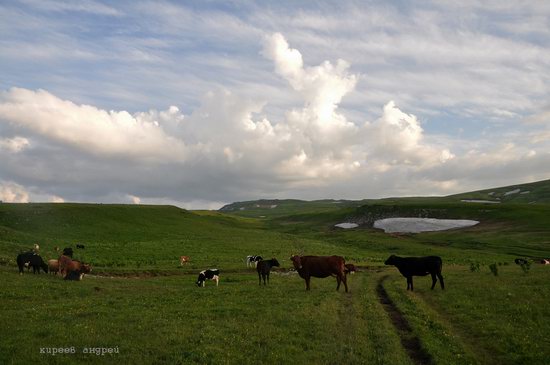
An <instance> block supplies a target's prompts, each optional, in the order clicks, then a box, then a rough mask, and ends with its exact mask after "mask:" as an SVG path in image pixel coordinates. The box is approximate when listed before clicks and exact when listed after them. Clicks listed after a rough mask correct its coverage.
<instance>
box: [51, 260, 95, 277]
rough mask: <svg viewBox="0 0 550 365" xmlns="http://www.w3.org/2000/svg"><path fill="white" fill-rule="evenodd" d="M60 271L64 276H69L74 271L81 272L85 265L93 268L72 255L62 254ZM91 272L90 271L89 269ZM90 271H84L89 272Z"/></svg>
mask: <svg viewBox="0 0 550 365" xmlns="http://www.w3.org/2000/svg"><path fill="white" fill-rule="evenodd" d="M58 262H59V273H60V274H61V276H62V277H63V278H65V277H66V276H67V274H69V273H70V272H72V271H75V272H80V271H81V270H82V267H83V266H88V269H90V270H91V267H90V266H89V265H84V264H82V263H81V262H80V261H78V260H72V259H71V258H70V257H68V256H65V255H61V257H59V260H58ZM88 272H89V271H88ZM88 272H84V273H85V274H87V273H88Z"/></svg>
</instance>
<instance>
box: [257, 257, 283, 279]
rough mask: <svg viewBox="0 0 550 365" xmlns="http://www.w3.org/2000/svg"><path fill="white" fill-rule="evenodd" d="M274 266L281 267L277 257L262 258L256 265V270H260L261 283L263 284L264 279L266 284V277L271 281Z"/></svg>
mask: <svg viewBox="0 0 550 365" xmlns="http://www.w3.org/2000/svg"><path fill="white" fill-rule="evenodd" d="M273 266H277V267H279V261H277V259H271V260H262V261H260V262H258V264H257V265H256V271H257V272H258V280H259V282H260V285H262V279H264V285H266V283H265V279H266V278H267V282H268V283H269V272H270V271H271V268H272V267H273Z"/></svg>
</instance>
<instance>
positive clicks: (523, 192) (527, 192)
mask: <svg viewBox="0 0 550 365" xmlns="http://www.w3.org/2000/svg"><path fill="white" fill-rule="evenodd" d="M529 193H530V191H529V190H527V191H522V192H521V193H520V195H525V194H529Z"/></svg>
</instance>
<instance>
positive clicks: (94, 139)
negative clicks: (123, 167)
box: [0, 88, 186, 161]
mask: <svg viewBox="0 0 550 365" xmlns="http://www.w3.org/2000/svg"><path fill="white" fill-rule="evenodd" d="M172 112H174V113H176V114H177V108H176V109H170V110H169V111H168V113H172ZM153 114H154V112H153ZM0 116H1V117H2V118H3V119H4V120H8V121H9V122H10V123H12V124H16V125H17V126H19V127H21V128H23V129H25V130H27V131H29V132H32V133H37V134H39V135H41V136H44V137H46V138H49V139H51V140H54V141H56V142H58V143H61V144H66V145H71V146H72V147H73V148H76V149H82V150H85V151H86V152H89V153H94V154H100V155H105V156H125V157H129V158H135V159H138V158H139V159H145V160H164V159H171V160H176V161H181V160H183V159H185V155H186V151H185V145H184V144H183V143H182V142H181V141H180V140H177V139H175V138H173V137H171V136H169V135H167V134H166V133H165V132H164V130H163V129H162V127H161V126H160V125H159V123H158V122H156V121H154V120H152V118H150V117H146V116H145V115H143V114H141V115H138V116H137V117H133V116H132V115H130V114H129V113H128V112H126V111H119V112H116V111H106V110H101V109H98V108H96V107H93V106H90V105H77V104H74V103H72V102H70V101H67V100H62V99H60V98H58V97H56V96H55V95H52V94H50V93H49V92H47V91H45V90H38V91H32V90H27V89H21V88H12V89H10V90H9V91H6V92H2V93H1V94H0ZM177 117H178V116H177V115H176V116H175V122H177ZM18 141H19V142H18V143H19V145H20V146H21V144H24V142H25V140H24V139H19V140H18ZM12 142H13V140H12ZM12 145H13V143H12Z"/></svg>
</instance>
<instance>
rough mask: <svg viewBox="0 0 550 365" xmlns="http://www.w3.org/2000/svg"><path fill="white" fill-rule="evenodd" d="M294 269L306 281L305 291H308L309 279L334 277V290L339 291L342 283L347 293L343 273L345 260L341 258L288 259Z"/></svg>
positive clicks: (301, 257)
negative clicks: (335, 283)
mask: <svg viewBox="0 0 550 365" xmlns="http://www.w3.org/2000/svg"><path fill="white" fill-rule="evenodd" d="M290 260H291V261H292V263H293V264H294V268H295V269H296V270H297V271H298V274H300V277H301V278H303V279H304V280H305V281H306V290H309V281H310V279H311V277H312V276H313V277H315V278H326V277H328V276H336V282H337V283H338V285H337V286H336V290H339V289H340V283H341V282H343V283H344V286H345V287H346V293H347V292H348V283H347V280H346V274H345V272H344V270H345V267H344V264H345V260H344V258H343V257H342V256H292V257H291V258H290Z"/></svg>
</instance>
